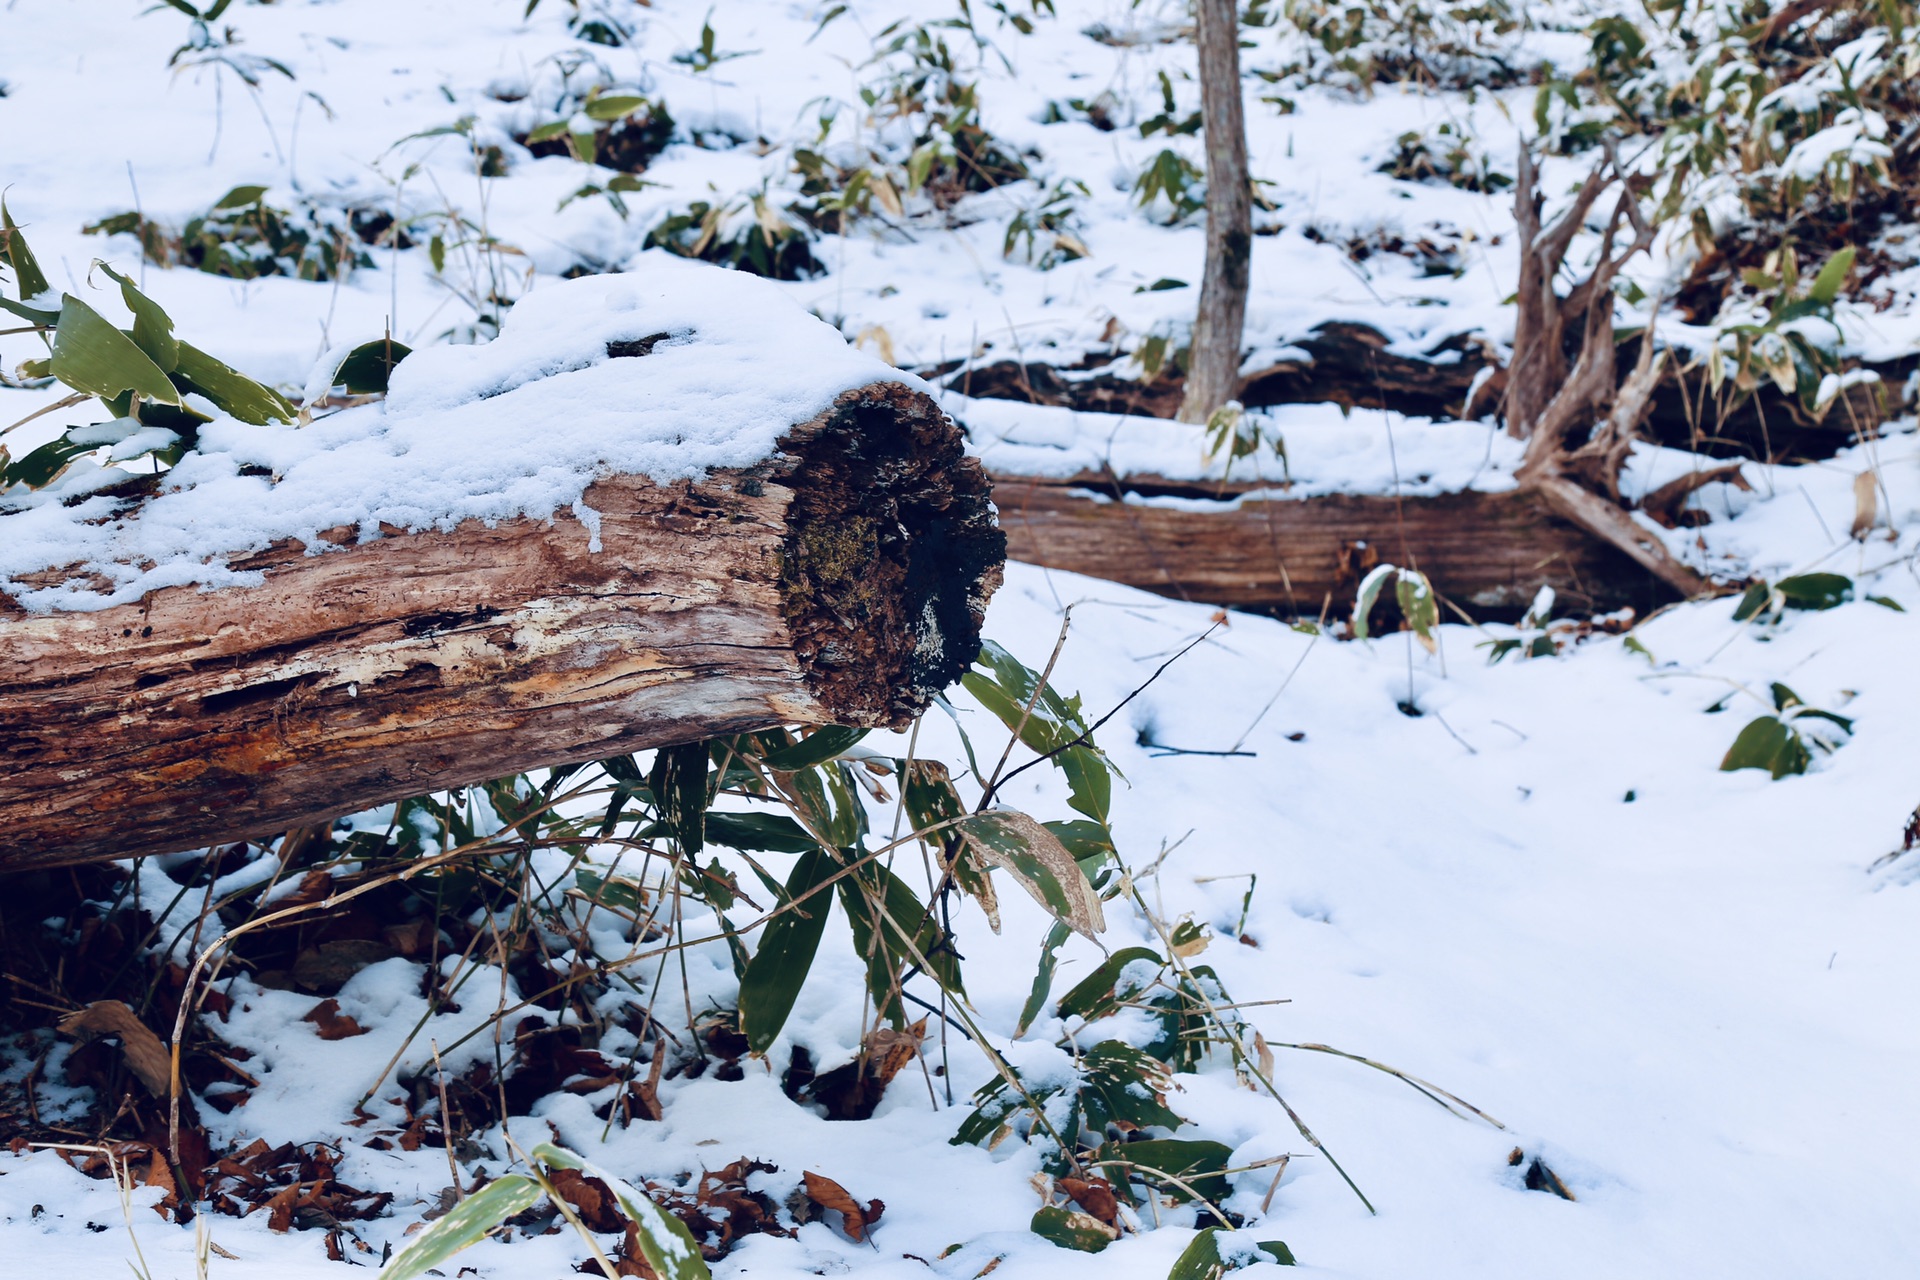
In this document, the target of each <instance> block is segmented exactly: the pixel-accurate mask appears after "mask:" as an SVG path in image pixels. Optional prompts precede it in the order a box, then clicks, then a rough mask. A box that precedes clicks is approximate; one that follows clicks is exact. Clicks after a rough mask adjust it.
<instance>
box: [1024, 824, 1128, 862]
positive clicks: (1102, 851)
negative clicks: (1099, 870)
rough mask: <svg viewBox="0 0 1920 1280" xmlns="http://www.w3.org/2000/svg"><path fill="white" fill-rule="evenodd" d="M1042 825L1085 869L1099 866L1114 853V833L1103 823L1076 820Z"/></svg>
mask: <svg viewBox="0 0 1920 1280" xmlns="http://www.w3.org/2000/svg"><path fill="white" fill-rule="evenodd" d="M1040 825H1041V826H1043V827H1045V828H1046V829H1047V830H1049V831H1051V832H1053V836H1054V839H1056V840H1058V841H1059V842H1060V843H1061V844H1063V845H1065V846H1066V849H1067V852H1068V853H1070V854H1072V855H1073V860H1074V861H1075V862H1078V863H1079V864H1080V865H1081V866H1083V867H1084V866H1086V865H1087V864H1088V863H1092V864H1093V865H1095V866H1098V865H1099V864H1100V863H1102V862H1104V861H1106V859H1107V855H1109V854H1111V853H1112V852H1113V833H1112V832H1111V831H1109V830H1108V829H1107V826H1106V824H1105V823H1103V822H1094V821H1092V820H1090V819H1087V818H1075V819H1074V820H1073V821H1071V822H1043V823H1041V824H1040Z"/></svg>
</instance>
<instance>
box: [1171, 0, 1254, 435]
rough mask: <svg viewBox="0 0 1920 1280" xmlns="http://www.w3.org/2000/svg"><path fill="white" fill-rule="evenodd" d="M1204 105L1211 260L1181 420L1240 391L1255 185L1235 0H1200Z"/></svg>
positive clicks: (1195, 418)
mask: <svg viewBox="0 0 1920 1280" xmlns="http://www.w3.org/2000/svg"><path fill="white" fill-rule="evenodd" d="M1194 9H1195V11H1196V16H1197V18H1198V25H1197V28H1196V33H1195V38H1194V42H1195V44H1197V45H1198V46H1199V52H1200V111H1201V116H1202V118H1203V120H1204V121H1205V129H1206V141H1207V265H1206V273H1205V274H1204V275H1203V276H1202V277H1201V280H1200V313H1199V315H1198V317H1196V319H1195V320H1194V325H1193V346H1192V348H1191V350H1190V354H1189V356H1188V364H1187V370H1188V372H1187V386H1186V395H1185V398H1184V399H1183V400H1182V401H1181V404H1180V420H1181V421H1182V422H1205V421H1206V420H1207V418H1208V416H1209V415H1210V414H1212V413H1213V411H1214V410H1215V409H1218V408H1219V407H1220V406H1221V405H1223V404H1225V403H1226V402H1227V401H1229V400H1232V399H1233V398H1234V397H1235V396H1236V395H1237V394H1238V393H1239V390H1240V338H1241V333H1242V331H1243V330H1244V329H1245V327H1246V319H1247V280H1248V265H1249V261H1250V259H1251V257H1252V254H1253V205H1252V196H1253V186H1252V182H1251V181H1250V179H1249V175H1248V173H1247V127H1246V121H1245V119H1244V116H1243V114H1242V108H1241V102H1240V17H1239V10H1238V7H1237V5H1236V3H1235V0H1195V3H1194Z"/></svg>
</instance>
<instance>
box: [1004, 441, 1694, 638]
mask: <svg viewBox="0 0 1920 1280" xmlns="http://www.w3.org/2000/svg"><path fill="white" fill-rule="evenodd" d="M1267 488H1268V489H1269V490H1270V486H1268V487H1267ZM993 496H994V503H995V505H997V506H998V507H999V508H1000V522H1001V526H1002V527H1003V528H1004V529H1005V530H1006V535H1007V554H1008V555H1009V556H1011V557H1012V558H1013V559H1016V560H1023V561H1027V562H1030V563H1033V564H1038V565H1042V566H1045V567H1047V568H1052V569H1064V570H1070V571H1072V572H1074V573H1081V574H1086V575H1088V576H1090V577H1096V578H1106V579H1109V580H1111V581H1114V582H1120V583H1125V584H1126V585H1128V586H1133V587H1139V588H1141V589H1143V590H1146V591H1152V592H1155V593H1156V594H1159V595H1164V596H1172V597H1175V598H1178V599H1184V600H1195V601H1205V602H1207V603H1212V604H1223V605H1229V606H1232V607H1236V608H1242V609H1250V610H1260V611H1264V612H1270V613H1275V614H1279V615H1281V616H1287V617H1307V618H1313V617H1318V616H1320V615H1321V614H1322V613H1323V612H1324V613H1325V614H1326V615H1327V616H1329V617H1344V616H1345V615H1346V614H1347V613H1349V612H1351V611H1352V608H1353V598H1354V591H1355V588H1356V587H1357V586H1358V584H1359V581H1360V579H1361V578H1362V577H1363V576H1364V575H1365V574H1366V572H1367V570H1368V569H1370V568H1372V567H1373V566H1374V565H1376V564H1379V563H1381V562H1383V561H1387V562H1392V563H1395V564H1402V565H1410V566H1413V567H1417V568H1419V569H1420V570H1421V571H1422V572H1424V573H1425V574H1426V575H1427V576H1428V578H1429V579H1431V580H1432V582H1433V584H1434V586H1435V587H1436V588H1437V589H1438V590H1439V591H1440V592H1441V593H1442V594H1443V595H1445V596H1446V597H1447V598H1448V599H1449V600H1451V601H1453V602H1454V603H1456V604H1457V605H1459V606H1460V607H1461V608H1462V609H1463V610H1465V611H1467V612H1468V613H1469V614H1471V615H1472V616H1473V617H1474V618H1476V619H1480V620H1486V619H1513V618H1517V617H1518V616H1519V615H1520V614H1521V613H1522V612H1524V611H1525V609H1526V607H1527V605H1528V604H1529V603H1530V602H1531V601H1532V599H1533V597H1534V595H1535V593H1536V592H1538V591H1539V589H1540V588H1541V587H1543V586H1545V587H1552V588H1553V589H1554V591H1555V592H1556V593H1557V594H1558V595H1559V597H1560V599H1561V601H1562V602H1563V603H1564V604H1565V605H1568V606H1571V607H1573V608H1576V609H1583V610H1590V611H1594V612H1605V611H1609V610H1613V609H1618V608H1620V607H1622V606H1628V607H1632V608H1635V609H1638V610H1641V611H1645V610H1646V609H1648V608H1651V607H1653V606H1655V605H1657V604H1660V603H1664V602H1665V601H1667V600H1669V599H1672V598H1673V595H1672V592H1671V591H1670V590H1668V589H1667V587H1666V586H1665V585H1664V584H1663V583H1661V582H1660V581H1659V580H1658V579H1656V578H1655V577H1654V576H1653V575H1652V574H1650V573H1648V572H1647V571H1646V570H1645V569H1643V568H1641V567H1640V566H1639V565H1637V564H1635V563H1634V562H1633V561H1632V560H1630V559H1629V558H1628V557H1627V556H1625V555H1623V554H1622V553H1621V552H1619V551H1617V550H1615V549H1614V548H1613V547H1610V546H1608V545H1606V544H1605V543H1602V542H1600V541H1598V540H1597V539H1595V538H1594V537H1593V536H1592V535H1591V534H1588V533H1586V532H1585V531H1583V530H1581V529H1578V528H1575V527H1574V526H1573V525H1571V524H1569V523H1567V522H1566V521H1564V520H1562V519H1560V518H1559V517H1557V516H1556V515H1555V514H1554V513H1553V512H1552V511H1551V510H1549V509H1548V508H1547V506H1546V504H1545V503H1544V502H1542V501H1541V500H1540V498H1539V497H1537V496H1535V495H1533V494H1529V493H1525V492H1521V491H1517V490H1508V491H1505V492H1496V493H1483V492H1477V491H1474V492H1465V493H1450V494H1442V495H1439V496H1436V497H1422V498H1406V499H1395V498H1392V497H1381V496H1374V495H1352V494H1332V495H1325V496H1321V497H1313V498H1300V499H1291V498H1286V497H1284V496H1282V495H1273V496H1264V495H1263V492H1262V486H1260V485H1258V484H1254V483H1247V482H1232V483H1220V482H1214V481H1175V480H1166V479H1162V478H1160V477H1156V476H1141V475H1135V476H1129V477H1127V478H1126V479H1124V480H1121V479H1117V478H1114V477H1111V476H1100V475H1095V474H1091V473H1089V474H1082V475H1078V476H1073V477H1070V478H1065V479H1059V478H1051V477H1038V476H1011V475H995V476H994V478H993ZM1389 594H1390V593H1389Z"/></svg>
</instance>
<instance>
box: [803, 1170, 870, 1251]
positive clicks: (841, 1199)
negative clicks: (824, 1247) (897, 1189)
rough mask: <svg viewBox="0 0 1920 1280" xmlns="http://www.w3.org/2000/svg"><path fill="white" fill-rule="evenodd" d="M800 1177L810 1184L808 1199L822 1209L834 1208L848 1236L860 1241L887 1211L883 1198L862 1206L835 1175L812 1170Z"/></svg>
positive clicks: (857, 1241)
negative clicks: (833, 1176)
mask: <svg viewBox="0 0 1920 1280" xmlns="http://www.w3.org/2000/svg"><path fill="white" fill-rule="evenodd" d="M800 1177H801V1178H802V1180H803V1181H804V1183H805V1185H806V1189H807V1199H809V1200H811V1201H813V1202H814V1203H815V1204H817V1205H819V1206H820V1207H821V1208H822V1209H832V1210H834V1211H835V1212H836V1213H838V1214H839V1215H840V1217H841V1219H842V1223H843V1225H844V1227H845V1230H846V1233H847V1236H848V1238H850V1239H851V1240H853V1241H854V1242H855V1243H856V1244H857V1243H859V1242H860V1241H862V1240H865V1239H866V1238H867V1232H868V1231H870V1230H871V1229H872V1228H873V1224H874V1223H876V1222H878V1221H880V1215H881V1214H882V1213H884V1212H886V1208H887V1206H886V1205H885V1204H884V1203H882V1202H881V1201H879V1200H869V1201H867V1204H866V1207H865V1208H861V1206H860V1202H859V1201H858V1200H855V1199H854V1198H853V1197H852V1196H851V1195H850V1194H848V1192H847V1189H846V1188H845V1187H843V1186H841V1185H840V1184H839V1183H837V1182H835V1181H834V1180H833V1179H832V1178H826V1177H822V1176H821V1175H819V1174H817V1173H811V1172H806V1173H802V1174H801V1175H800Z"/></svg>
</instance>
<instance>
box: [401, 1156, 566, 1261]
mask: <svg viewBox="0 0 1920 1280" xmlns="http://www.w3.org/2000/svg"><path fill="white" fill-rule="evenodd" d="M545 1197H546V1192H545V1191H543V1190H541V1187H540V1184H539V1183H537V1182H535V1181H534V1180H533V1179H532V1178H528V1177H523V1176H522V1175H520V1174H517V1173H513V1174H508V1175H507V1176H506V1177H504V1178H496V1179H494V1180H493V1181H492V1182H489V1183H488V1184H487V1185H486V1186H484V1187H482V1188H480V1190H478V1191H476V1192H474V1193H473V1194H472V1195H470V1196H468V1197H466V1199H464V1200H462V1201H460V1203H458V1204H456V1205H454V1206H453V1208H451V1209H449V1210H448V1211H447V1213H446V1215H445V1216H444V1217H441V1218H438V1219H435V1220H434V1221H432V1222H429V1223H428V1224H427V1226H426V1229H425V1230H423V1231H422V1232H421V1233H420V1234H419V1235H417V1236H415V1237H414V1238H413V1239H412V1240H411V1241H410V1242H408V1244H407V1246H406V1248H404V1249H402V1250H400V1252H399V1253H397V1254H395V1255H394V1258H393V1261H392V1262H390V1263H388V1264H387V1265H386V1266H385V1267H383V1268H381V1271H380V1275H381V1277H382V1278H383V1280H412V1278H413V1277H414V1276H419V1275H424V1274H425V1273H426V1272H427V1270H428V1269H429V1268H432V1267H438V1266H440V1265H441V1264H443V1263H445V1262H446V1261H447V1260H448V1259H449V1258H451V1257H453V1255H454V1254H456V1253H458V1252H460V1251H461V1250H462V1249H464V1248H466V1247H467V1246H468V1245H473V1244H478V1243H480V1241H482V1240H483V1239H485V1238H486V1236H487V1233H488V1232H490V1231H492V1230H494V1229H495V1228H496V1227H498V1226H499V1225H500V1224H501V1223H503V1222H505V1221H506V1220H507V1219H508V1218H511V1217H513V1216H514V1215H515V1214H519V1213H525V1212H526V1211H527V1210H528V1209H531V1208H533V1206H534V1205H536V1204H538V1203H540V1201H541V1200H543V1199H545Z"/></svg>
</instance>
